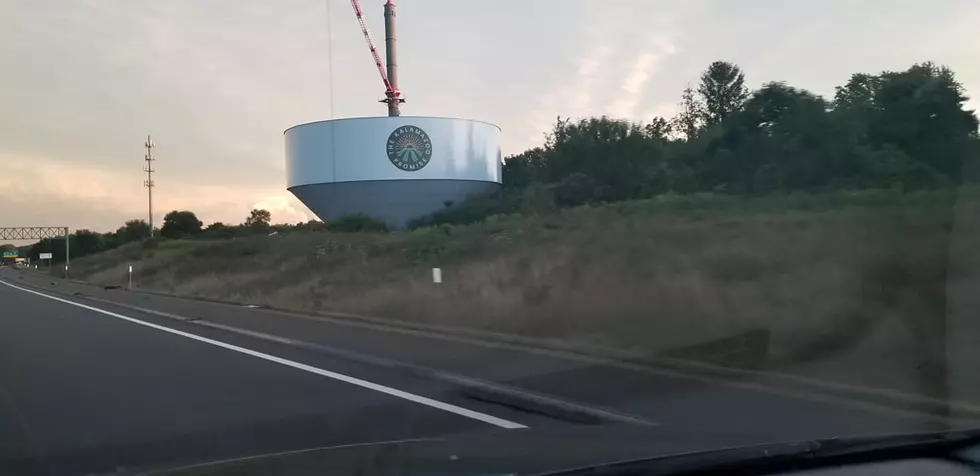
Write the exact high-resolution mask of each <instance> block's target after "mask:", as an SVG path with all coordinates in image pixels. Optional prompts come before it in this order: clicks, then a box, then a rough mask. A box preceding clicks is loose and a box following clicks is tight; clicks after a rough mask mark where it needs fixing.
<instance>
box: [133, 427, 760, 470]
mask: <svg viewBox="0 0 980 476" xmlns="http://www.w3.org/2000/svg"><path fill="white" fill-rule="evenodd" d="M775 441H777V440H767V439H766V438H764V437H755V438H750V439H747V438H746V436H745V435H744V434H743V435H727V436H726V435H707V434H704V433H696V434H695V433H688V434H685V432H683V431H677V429H676V428H674V429H670V430H668V429H666V428H663V427H649V428H642V427H589V428H575V429H563V430H555V431H547V430H509V431H500V432H493V433H487V434H479V435H458V436H445V437H438V438H427V439H412V440H400V441H389V442H366V443H363V444H352V445H343V446H333V447H325V448H309V449H304V450H297V451H291V452H285V453H278V454H273V455H256V456H250V457H247V458H241V459H235V460H226V461H220V462H209V463H202V464H198V465H193V466H184V467H182V468H166V469H160V470H154V471H151V472H147V473H144V474H153V475H173V476H192V475H193V476H203V475H232V474H234V475H265V474H277V475H314V474H315V475H323V474H331V475H333V474H337V475H345V474H351V475H355V474H356V475H374V474H412V475H448V474H454V475H497V474H500V475H503V474H508V475H512V474H535V473H540V472H546V471H556V470H561V469H567V468H576V467H580V466H585V465H594V464H601V463H608V462H613V461H623V460H629V459H636V458H643V457H650V456H660V455H672V454H680V453H689V452H696V451H707V450H716V449H722V448H731V447H738V446H745V445H747V444H762V443H771V442H775Z"/></svg>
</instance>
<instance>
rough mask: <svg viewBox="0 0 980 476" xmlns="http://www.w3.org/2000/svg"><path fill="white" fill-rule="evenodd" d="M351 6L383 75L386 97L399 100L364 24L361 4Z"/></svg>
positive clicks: (355, 3)
mask: <svg viewBox="0 0 980 476" xmlns="http://www.w3.org/2000/svg"><path fill="white" fill-rule="evenodd" d="M350 4H351V6H352V7H354V14H355V15H357V23H360V25H361V32H362V33H364V40H365V41H367V45H368V48H369V49H370V50H371V56H372V57H374V64H375V66H377V67H378V72H379V73H381V81H382V82H384V84H385V96H387V97H388V100H398V99H399V97H400V96H401V92H400V91H398V90H397V89H395V88H393V87H392V86H391V81H389V80H388V73H387V72H385V65H384V63H383V62H382V61H381V55H379V54H378V49H377V48H375V47H374V39H372V38H371V32H370V31H368V27H367V24H366V23H364V11H363V10H361V4H360V2H358V1H357V0H350Z"/></svg>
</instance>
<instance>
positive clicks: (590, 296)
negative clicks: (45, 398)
mask: <svg viewBox="0 0 980 476" xmlns="http://www.w3.org/2000/svg"><path fill="white" fill-rule="evenodd" d="M978 212H980V193H977V192H976V191H974V190H960V191H959V192H958V193H949V192H928V193H918V194H912V195H901V194H895V193H888V192H875V193H863V194H852V195H834V196H825V197H785V198H765V199H730V198H718V197H693V198H678V197H666V198H663V199H658V200H651V201H642V202H627V203H622V204H614V205H606V206H598V207H581V208H577V209H572V210H565V211H563V212H561V213H560V214H556V215H548V216H506V217H493V218H491V219H490V220H488V221H487V222H486V223H482V224H478V225H471V226H459V227H435V228H431V229H423V230H416V231H413V232H404V233H392V234H377V235H373V234H331V233H295V234H289V235H279V236H261V237H252V238H244V239H236V240H229V241H171V242H166V241H165V242H160V243H158V244H156V245H155V246H149V247H148V246H145V245H144V246H139V245H131V246H127V247H124V248H121V249H118V250H114V251H111V252H108V253H104V254H101V255H97V256H91V257H87V258H83V259H80V260H77V261H76V262H75V263H74V276H75V277H77V278H81V279H86V280H89V281H93V282H97V283H102V284H122V285H124V284H125V282H126V268H127V267H128V266H129V265H130V264H131V265H133V266H134V269H135V273H134V281H135V283H136V285H137V286H139V287H141V288H146V289H152V290H157V291H164V292H170V293H175V294H178V295H186V296H199V297H208V298H215V299H222V300H230V301H238V302H248V303H253V304H265V305H270V306H274V307H278V308H284V309H292V310H300V311H336V312H350V313H359V314H365V315H372V316H382V317H386V318H391V319H401V320H409V321H414V322H423V323H430V324H439V325H449V326H458V327H466V328H475V329H481V330H490V331H495V332H502V333H509V334H516V335H520V336H525V337H533V338H540V339H553V340H561V341H566V342H568V341H571V342H575V343H578V344H582V345H588V346H596V347H604V348H611V349H616V350H618V351H621V352H629V353H633V354H635V355H638V356H644V355H653V354H657V353H658V352H662V351H664V350H666V349H673V348H676V347H678V346H684V345H690V344H696V343H699V342H703V341H706V340H711V339H715V338H720V337H726V336H731V335H735V334H737V333H740V332H744V331H748V330H754V329H765V330H767V331H768V332H769V336H768V344H767V346H768V348H767V350H766V355H767V362H766V365H770V366H777V367H779V368H781V369H789V370H787V371H791V372H795V373H798V374H801V375H807V376H814V377H817V378H821V379H831V380H835V381H840V382H847V383H855V384H862V385H871V386H876V387H881V388H895V389H900V390H903V391H914V392H916V393H919V394H925V395H933V396H937V397H944V392H948V391H949V389H948V388H940V387H942V385H940V384H938V383H930V382H931V380H930V379H933V378H934V377H935V375H937V372H939V373H942V372H946V373H948V369H947V368H946V367H947V366H948V364H949V362H947V361H946V359H947V357H946V356H947V355H952V354H949V353H948V352H949V349H947V348H946V347H945V346H946V345H947V343H948V341H949V339H948V338H947V334H949V333H951V332H955V329H959V328H960V327H963V326H968V325H969V320H968V319H967V318H966V317H965V316H966V315H967V313H969V312H971V308H972V304H970V299H972V294H974V292H972V291H971V289H975V287H974V286H975V285H976V284H980V279H978V278H977V270H978V262H977V260H978V259H980V258H978V257H977V253H976V252H975V250H976V246H975V243H980V241H978V239H980V213H978ZM971 250H972V251H971ZM433 267H439V268H441V269H442V272H443V283H442V284H434V283H433V282H432V272H431V268H433ZM958 326H959V327H958ZM973 327H974V326H970V328H973ZM963 328H964V329H965V328H966V327H963ZM973 335H980V329H978V332H976V333H974V334H973ZM709 357H710V356H705V359H706V360H710V358H709ZM721 363H724V362H721ZM978 363H980V362H978ZM735 365H741V364H735ZM974 368H976V367H974ZM978 386H980V384H978ZM970 387H971V389H970V390H965V389H964V390H963V391H968V392H970V393H971V395H972V394H973V392H975V390H974V389H972V386H970ZM975 393H976V397H977V400H978V401H980V391H976V392H975Z"/></svg>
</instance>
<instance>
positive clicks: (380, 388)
mask: <svg viewBox="0 0 980 476" xmlns="http://www.w3.org/2000/svg"><path fill="white" fill-rule="evenodd" d="M0 284H3V285H5V286H9V287H11V288H14V289H17V290H20V291H24V292H26V293H31V294H35V295H38V296H41V297H44V298H47V299H51V300H53V301H58V302H61V303H64V304H68V305H71V306H75V307H79V308H82V309H87V310H89V311H93V312H97V313H100V314H105V315H107V316H111V317H115V318H116V319H122V320H124V321H129V322H132V323H134V324H139V325H141V326H146V327H150V328H153V329H156V330H159V331H164V332H169V333H171V334H175V335H179V336H181V337H186V338H188V339H193V340H196V341H198V342H204V343H205V344H211V345H213V346H216V347H222V348H224V349H228V350H233V351H235V352H240V353H242V354H245V355H250V356H252V357H258V358H260V359H263V360H267V361H269V362H275V363H277V364H280V365H285V366H287V367H292V368H294V369H299V370H303V371H306V372H310V373H313V374H317V375H320V376H323V377H327V378H332V379H334V380H339V381H341V382H346V383H349V384H351V385H357V386H358V387H363V388H367V389H370V390H374V391H376V392H381V393H384V394H387V395H391V396H393V397H398V398H401V399H404V400H408V401H410V402H415V403H418V404H420V405H425V406H428V407H432V408H436V409H439V410H442V411H446V412H449V413H455V414H456V415H460V416H464V417H466V418H472V419H474V420H479V421H482V422H484V423H489V424H491V425H495V426H498V427H501V428H506V429H509V430H513V429H519V428H527V426H525V425H522V424H520V423H515V422H512V421H509V420H504V419H502V418H497V417H495V416H492V415H487V414H486V413H480V412H477V411H473V410H468V409H466V408H463V407H458V406H456V405H452V404H449V403H445V402H440V401H438V400H433V399H431V398H428V397H423V396H421V395H415V394H414V393H408V392H405V391H402V390H398V389H396V388H391V387H386V386H384V385H380V384H376V383H373V382H368V381H367V380H361V379H359V378H356V377H351V376H349V375H344V374H339V373H337V372H331V371H329V370H324V369H321V368H318V367H313V366H312V365H306V364H302V363H299V362H295V361H292V360H288V359H283V358H281V357H276V356H274V355H269V354H266V353H263V352H259V351H255V350H251V349H246V348H244V347H239V346H237V345H233V344H228V343H225V342H221V341H217V340H214V339H208V338H207V337H201V336H198V335H194V334H191V333H188V332H183V331H178V330H176V329H171V328H169V327H164V326H161V325H157V324H152V323H149V322H145V321H141V320H139V319H135V318H132V317H128V316H124V315H122V314H118V313H115V312H111V311H106V310H104V309H99V308H97V307H92V306H86V305H85V304H80V303H77V302H73V301H69V300H67V299H62V298H59V297H55V296H51V295H48V294H44V293H40V292H37V291H33V290H30V289H26V288H22V287H20V286H15V285H13V284H10V283H7V282H4V281H0Z"/></svg>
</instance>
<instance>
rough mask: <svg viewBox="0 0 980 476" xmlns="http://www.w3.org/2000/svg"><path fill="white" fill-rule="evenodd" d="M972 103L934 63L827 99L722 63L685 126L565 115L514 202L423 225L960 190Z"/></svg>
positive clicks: (513, 160) (518, 179)
mask: <svg viewBox="0 0 980 476" xmlns="http://www.w3.org/2000/svg"><path fill="white" fill-rule="evenodd" d="M967 99H968V98H967V96H966V93H965V91H964V88H963V86H962V84H960V83H959V82H958V81H957V80H956V78H955V75H954V73H953V71H951V70H950V69H949V68H947V67H943V66H937V65H935V64H933V63H930V62H926V63H918V64H914V65H912V66H911V67H909V68H908V69H906V70H904V71H883V72H881V73H878V74H867V73H858V74H854V75H852V76H851V77H850V79H849V80H848V81H847V82H846V83H845V84H843V85H841V86H838V87H836V88H835V93H834V96H833V98H832V99H825V98H823V97H821V96H819V95H817V94H814V93H812V92H810V91H807V90H805V89H801V88H796V87H793V86H790V85H789V84H786V83H785V82H769V83H766V84H764V85H762V86H761V87H760V88H759V89H756V90H753V91H750V90H749V89H748V88H747V87H746V85H745V75H744V73H743V71H742V70H741V68H740V67H738V66H737V65H735V64H732V63H729V62H724V61H716V62H714V63H712V64H711V65H709V66H708V68H707V69H706V70H705V71H704V72H703V73H702V74H701V76H700V81H699V82H698V84H697V85H696V86H691V85H689V86H688V87H687V88H686V89H684V90H683V91H682V93H681V96H680V101H679V103H678V106H679V111H680V112H679V113H678V114H677V115H676V116H675V117H672V118H665V117H655V118H652V119H651V120H650V121H649V122H633V121H628V120H623V119H617V118H610V117H606V116H602V117H591V118H584V119H577V120H572V119H569V118H562V117H558V120H557V122H556V123H555V125H554V128H553V129H552V130H551V132H550V133H549V134H547V135H546V137H545V141H544V144H543V145H542V146H540V147H534V148H532V149H529V150H527V151H524V152H522V153H520V154H516V155H513V156H510V157H507V158H506V159H505V163H504V165H503V183H504V190H503V197H502V199H501V198H500V197H475V198H473V199H471V200H467V201H465V202H463V203H459V204H450V205H449V206H447V207H446V209H444V210H441V211H439V212H436V213H435V214H433V215H431V216H428V217H423V218H422V219H419V220H417V221H416V222H415V223H414V225H415V226H427V225H432V224H439V223H465V222H471V221H477V220H482V219H483V218H484V217H486V216H487V215H490V214H495V213H513V212H520V211H521V210H522V209H528V208H532V209H535V208H541V207H549V206H554V207H562V206H576V205H582V204H586V203H598V202H614V201H621V200H630V199H639V198H648V197H653V196H657V195H661V194H666V193H675V194H691V193H702V192H710V193H719V194H731V195H762V194H779V193H787V192H813V193H821V192H832V191H837V190H854V189H869V188H887V189H895V190H900V191H911V190H916V189H923V188H935V187H942V186H947V185H955V184H959V183H962V182H964V181H972V180H976V173H975V170H976V162H977V158H978V152H980V138H978V134H977V126H978V122H977V117H976V115H975V113H974V111H972V110H967V109H965V107H964V105H965V103H966V101H967Z"/></svg>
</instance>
